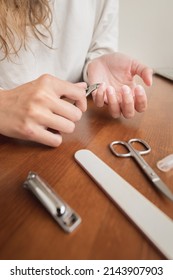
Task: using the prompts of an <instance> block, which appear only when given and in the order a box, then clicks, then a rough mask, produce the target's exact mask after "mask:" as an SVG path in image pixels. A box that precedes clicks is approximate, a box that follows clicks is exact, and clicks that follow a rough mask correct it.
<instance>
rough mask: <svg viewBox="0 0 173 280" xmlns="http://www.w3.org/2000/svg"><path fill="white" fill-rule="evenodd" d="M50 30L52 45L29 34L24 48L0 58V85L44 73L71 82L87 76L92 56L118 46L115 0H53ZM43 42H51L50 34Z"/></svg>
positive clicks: (18, 81)
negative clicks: (6, 57) (15, 53)
mask: <svg viewBox="0 0 173 280" xmlns="http://www.w3.org/2000/svg"><path fill="white" fill-rule="evenodd" d="M50 31H51V34H52V38H53V48H49V47H47V46H45V44H43V43H42V42H40V41H39V40H37V39H36V38H33V36H31V38H30V39H29V40H28V43H27V46H28V47H27V50H25V49H24V48H22V49H21V50H20V51H19V54H18V56H14V55H13V56H11V61H10V60H7V59H5V60H2V61H0V87H1V88H4V89H11V88H14V87H16V86H18V85H21V84H24V83H26V82H28V81H31V80H34V79H36V78H38V77H39V76H41V75H42V74H45V73H49V74H51V75H54V76H56V77H58V78H60V79H62V80H68V81H71V82H77V81H80V80H82V79H84V80H86V79H87V78H86V68H87V64H88V62H89V61H90V60H91V59H93V58H95V57H97V56H100V55H102V54H106V53H109V52H113V51H116V50H117V47H118V0H83V1H81V0H55V1H54V2H53V22H52V25H51V28H50ZM44 42H45V41H44ZM45 43H46V44H48V45H49V46H51V44H52V43H51V39H50V37H49V39H47V41H46V42H45ZM2 56H3V54H2V52H1V51H0V58H1V57H2Z"/></svg>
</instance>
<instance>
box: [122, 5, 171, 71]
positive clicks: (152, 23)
mask: <svg viewBox="0 0 173 280" xmlns="http://www.w3.org/2000/svg"><path fill="white" fill-rule="evenodd" d="M119 4H120V17H119V30H120V34H119V51H121V52H124V53H126V54H129V55H131V56H133V57H135V58H137V59H139V60H141V61H143V62H144V63H146V64H148V65H149V66H151V67H166V66H169V67H171V66H172V67H173V0H119Z"/></svg>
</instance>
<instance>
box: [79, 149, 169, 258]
mask: <svg viewBox="0 0 173 280" xmlns="http://www.w3.org/2000/svg"><path fill="white" fill-rule="evenodd" d="M75 159H76V161H77V162H78V163H79V165H80V166H81V167H82V168H83V169H84V170H85V171H86V172H87V173H88V174H89V175H90V176H91V177H92V179H93V180H94V181H95V182H97V184H98V185H99V186H100V187H101V189H102V190H103V191H104V192H105V193H106V194H107V195H108V196H109V197H110V198H111V199H112V200H113V201H114V202H115V203H116V204H117V205H118V206H119V207H120V208H121V209H122V210H123V211H124V212H125V213H126V214H127V216H128V217H129V218H130V219H131V220H132V221H133V222H134V223H135V224H136V225H137V226H138V228H140V229H141V231H142V232H143V233H144V234H145V235H146V236H147V237H148V238H149V239H150V240H151V241H152V242H153V244H154V245H155V246H156V247H157V248H158V249H159V250H160V251H161V252H162V253H163V254H164V256H165V257H166V258H168V259H173V221H172V220H171V219H170V218H169V217H168V216H167V215H165V214H164V213H163V212H162V211H161V210H159V209H158V208H157V207H156V206H155V205H154V204H153V203H151V202H150V201H149V200H148V199H146V198H145V197H144V196H143V195H142V194H141V193H139V192H138V191H137V190H136V189H135V188H134V187H132V186H131V185H130V184H129V183H128V182H126V181H125V180H124V179H123V178H122V177H120V176H119V175H118V174H117V173H116V172H115V171H114V170H113V169H111V168H110V167H109V166H108V165H106V164H105V163H104V162H103V161H102V160H101V159H100V158H98V157H97V156H96V155H95V154H94V153H92V152H91V151H89V150H79V151H77V152H76V153H75Z"/></svg>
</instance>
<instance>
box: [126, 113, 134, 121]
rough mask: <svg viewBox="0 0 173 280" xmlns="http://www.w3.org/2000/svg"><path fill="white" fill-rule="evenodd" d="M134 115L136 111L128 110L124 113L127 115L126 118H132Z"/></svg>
mask: <svg viewBox="0 0 173 280" xmlns="http://www.w3.org/2000/svg"><path fill="white" fill-rule="evenodd" d="M134 115H135V113H134V112H126V113H125V114H124V117H125V118H126V119H131V118H133V117H134Z"/></svg>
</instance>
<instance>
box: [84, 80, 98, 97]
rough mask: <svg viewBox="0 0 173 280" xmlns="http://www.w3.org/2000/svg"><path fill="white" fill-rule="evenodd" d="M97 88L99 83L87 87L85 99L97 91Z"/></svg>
mask: <svg viewBox="0 0 173 280" xmlns="http://www.w3.org/2000/svg"><path fill="white" fill-rule="evenodd" d="M99 86H100V83H97V84H93V85H90V86H88V87H87V89H86V97H88V96H89V95H90V94H91V93H92V92H93V91H94V90H96V89H98V87H99Z"/></svg>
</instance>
